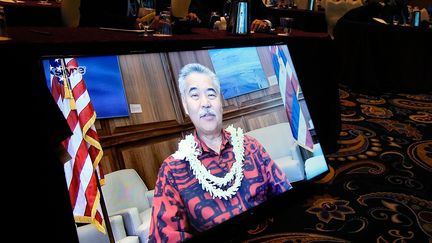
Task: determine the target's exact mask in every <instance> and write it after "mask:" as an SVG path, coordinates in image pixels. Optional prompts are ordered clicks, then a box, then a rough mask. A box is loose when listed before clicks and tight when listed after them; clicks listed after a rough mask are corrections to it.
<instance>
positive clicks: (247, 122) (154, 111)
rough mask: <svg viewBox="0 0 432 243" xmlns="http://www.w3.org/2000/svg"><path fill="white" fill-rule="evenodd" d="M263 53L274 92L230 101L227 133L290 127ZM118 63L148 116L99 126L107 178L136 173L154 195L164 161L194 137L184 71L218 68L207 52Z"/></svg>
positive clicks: (130, 95)
mask: <svg viewBox="0 0 432 243" xmlns="http://www.w3.org/2000/svg"><path fill="white" fill-rule="evenodd" d="M257 52H258V55H259V57H260V61H261V64H262V66H263V68H264V72H265V74H266V76H267V78H268V79H269V80H270V82H269V83H270V87H269V88H266V89H263V90H259V91H256V92H253V93H249V94H245V95H242V96H238V97H235V98H232V99H229V100H225V101H224V103H223V106H224V126H225V127H226V126H228V125H230V124H233V125H234V126H237V127H242V128H243V129H244V130H245V131H250V130H253V129H257V128H260V127H265V126H269V125H273V124H276V123H280V122H285V121H287V116H286V112H285V110H284V107H283V101H282V98H281V95H280V92H279V86H278V85H277V82H275V80H276V78H275V73H274V70H273V65H272V59H271V55H270V53H269V51H268V47H257ZM118 61H119V66H120V69H121V72H122V77H123V82H124V87H125V92H126V97H127V101H128V103H129V104H140V105H141V107H142V113H131V114H130V115H129V117H127V118H114V119H104V120H98V123H97V126H96V127H97V130H98V134H99V136H100V139H101V143H102V147H103V149H104V157H103V159H102V166H103V169H104V172H105V173H109V172H112V171H116V170H119V169H123V168H133V169H135V170H136V171H137V172H138V173H139V175H140V176H141V178H142V179H143V180H144V182H145V184H146V185H147V186H148V187H149V188H150V189H153V188H154V186H155V182H156V178H157V174H158V170H159V167H160V165H161V164H162V162H163V160H164V159H165V158H166V157H168V156H169V155H170V154H172V153H174V152H175V151H176V149H177V143H178V141H179V140H180V139H182V138H183V137H184V135H186V134H188V133H190V132H191V131H193V124H192V123H191V122H190V119H189V118H188V117H187V116H186V115H185V113H184V111H183V108H182V105H181V98H180V96H179V94H178V87H177V75H178V72H179V70H180V69H181V68H182V67H183V66H184V65H185V64H187V63H191V62H199V63H201V64H203V65H205V66H207V67H209V68H210V69H213V70H214V68H213V65H212V62H211V59H210V56H209V54H208V51H206V50H202V51H187V52H181V53H179V52H175V53H149V54H134V55H124V56H119V58H118Z"/></svg>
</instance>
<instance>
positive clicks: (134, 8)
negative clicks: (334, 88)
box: [71, 0, 155, 29]
mask: <svg viewBox="0 0 432 243" xmlns="http://www.w3.org/2000/svg"><path fill="white" fill-rule="evenodd" d="M71 1H72V0H71ZM154 8H155V0H82V1H81V5H80V11H79V12H80V21H79V26H97V27H113V28H126V29H134V28H135V29H136V28H138V27H139V23H141V22H143V21H145V22H149V21H151V20H152V18H153V17H154V11H149V9H154Z"/></svg>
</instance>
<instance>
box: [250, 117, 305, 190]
mask: <svg viewBox="0 0 432 243" xmlns="http://www.w3.org/2000/svg"><path fill="white" fill-rule="evenodd" d="M246 135H249V136H252V137H254V138H255V139H257V140H258V142H260V143H261V144H262V145H263V146H264V148H265V150H266V151H267V152H268V154H269V155H270V157H271V158H272V159H273V160H274V162H275V163H276V164H277V165H278V166H279V167H280V168H281V169H282V171H283V172H284V173H285V175H286V176H287V178H288V180H289V181H290V182H296V181H301V180H304V179H305V171H304V160H303V157H302V154H301V152H300V148H299V146H298V145H297V144H296V143H295V141H294V138H293V135H292V132H291V128H290V125H289V123H288V122H283V123H279V124H275V125H271V126H267V127H263V128H258V129H255V130H252V131H249V132H247V133H246Z"/></svg>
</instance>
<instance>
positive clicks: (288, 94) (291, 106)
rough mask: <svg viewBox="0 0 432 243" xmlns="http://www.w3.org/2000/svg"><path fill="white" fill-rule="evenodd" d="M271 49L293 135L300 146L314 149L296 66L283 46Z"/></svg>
mask: <svg viewBox="0 0 432 243" xmlns="http://www.w3.org/2000/svg"><path fill="white" fill-rule="evenodd" d="M270 51H271V52H272V54H273V55H272V56H273V67H274V69H275V73H276V76H277V79H278V81H279V87H280V90H281V95H282V99H283V101H284V105H285V110H286V112H287V115H288V121H289V123H290V127H291V132H292V134H293V137H294V139H295V141H296V142H297V144H298V145H299V146H301V147H303V148H305V149H307V150H309V151H313V140H312V135H311V133H310V131H309V129H310V124H309V123H308V122H307V121H306V119H305V116H304V111H303V110H302V107H301V105H300V102H299V94H300V85H299V83H298V80H297V76H296V75H295V73H294V68H293V67H292V66H291V62H289V61H288V59H287V57H286V55H285V53H284V52H283V50H282V48H281V47H279V46H271V47H270ZM288 58H290V57H288Z"/></svg>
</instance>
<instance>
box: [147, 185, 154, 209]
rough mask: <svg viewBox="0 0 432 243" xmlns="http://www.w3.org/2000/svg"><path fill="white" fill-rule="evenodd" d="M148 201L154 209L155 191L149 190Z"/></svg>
mask: <svg viewBox="0 0 432 243" xmlns="http://www.w3.org/2000/svg"><path fill="white" fill-rule="evenodd" d="M146 196H147V199H148V201H149V204H150V207H153V198H154V189H153V190H149V191H148V192H147V193H146Z"/></svg>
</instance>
